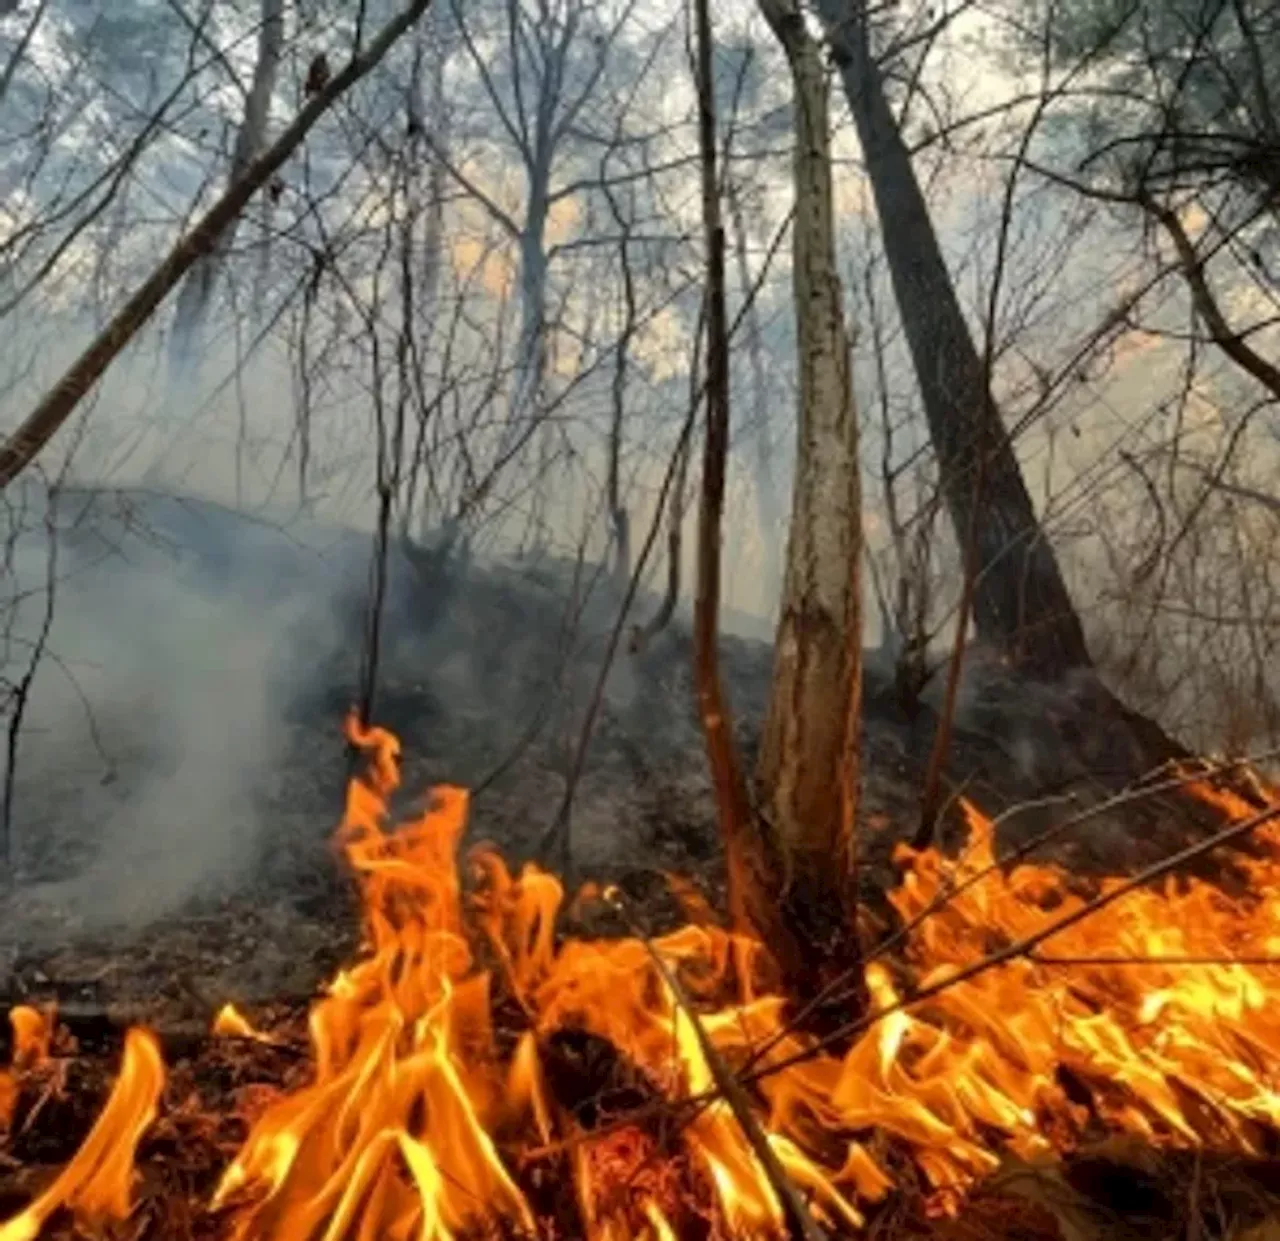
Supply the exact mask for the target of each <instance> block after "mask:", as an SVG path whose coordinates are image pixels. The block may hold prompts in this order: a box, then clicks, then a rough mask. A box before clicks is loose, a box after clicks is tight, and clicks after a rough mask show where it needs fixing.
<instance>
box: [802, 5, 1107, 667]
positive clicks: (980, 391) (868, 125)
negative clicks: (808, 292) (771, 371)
mask: <svg viewBox="0 0 1280 1241" xmlns="http://www.w3.org/2000/svg"><path fill="white" fill-rule="evenodd" d="M815 4H816V8H817V12H818V15H819V17H820V19H821V21H822V24H823V27H824V29H825V31H826V35H827V38H828V41H829V43H830V47H831V53H832V56H833V59H834V60H835V63H836V66H837V69H838V71H839V73H840V79H841V82H842V83H843V86H844V91H845V95H846V97H847V98H848V101H849V107H850V110H851V112H852V114H853V118H854V123H855V125H856V128H857V132H858V138H859V140H860V142H861V145H862V152H863V159H864V161H865V164H866V169H867V174H868V177H869V179H870V182H871V188H872V193H873V195H874V197H875V202H876V208H877V211H878V212H879V215H880V219H881V221H882V223H883V224H884V227H883V228H882V236H883V243H884V248H885V255H886V258H887V260H888V265H889V272H890V277H891V279H892V282H893V288H894V294H895V297H896V300H897V303H898V308H899V313H900V315H901V318H902V324H903V329H904V333H905V335H906V339H907V345H908V348H909V349H910V352H911V357H912V361H913V364H914V367H915V372H916V378H917V382H918V383H919V386H920V394H921V398H922V401H923V404H924V412H925V417H926V419H927V421H928V424H929V433H930V437H931V439H932V441H933V446H934V451H935V453H936V455H937V458H938V464H939V469H940V473H941V484H942V491H943V496H944V498H945V501H946V505H947V510H948V513H949V515H950V517H951V520H952V523H953V526H954V528H955V531H956V535H957V538H958V539H960V540H961V541H962V542H965V541H966V540H967V539H968V538H969V536H970V533H971V532H972V535H973V541H974V545H975V552H976V560H975V564H976V570H977V582H976V589H975V591H974V600H973V615H974V621H975V624H976V626H977V630H978V634H979V636H980V637H982V638H984V639H986V640H988V641H990V642H992V643H994V644H996V645H998V646H999V647H1001V648H1002V649H1003V650H1004V651H1005V652H1006V653H1007V654H1008V655H1009V656H1010V657H1011V658H1012V659H1014V660H1015V661H1016V662H1018V663H1021V664H1023V665H1024V666H1027V667H1028V668H1030V669H1033V670H1035V671H1036V672H1038V673H1040V674H1043V675H1047V676H1053V675H1057V674H1061V673H1063V672H1065V671H1067V670H1068V669H1071V668H1074V667H1081V666H1088V665H1089V663H1090V659H1089V653H1088V649H1087V647H1086V645H1085V639H1084V630H1083V627H1082V626H1081V624H1080V619H1079V617H1078V615H1077V614H1076V611H1075V608H1074V606H1073V604H1072V601H1071V596H1070V593H1069V592H1068V590H1067V586H1066V582H1065V581H1064V580H1063V576H1062V571H1061V569H1060V567H1059V565H1058V561H1057V557H1056V556H1055V554H1054V551H1053V548H1052V547H1051V545H1050V544H1049V542H1048V540H1047V539H1046V537H1045V535H1044V531H1043V530H1042V529H1041V526H1040V523H1039V520H1038V518H1037V516H1036V511H1035V507H1034V505H1033V504H1032V501H1031V496H1030V494H1029V492H1028V490H1027V486H1026V483H1025V481H1024V479H1023V477H1022V471H1021V469H1020V467H1019V464H1018V459H1017V457H1016V455H1015V453H1014V449H1013V443H1012V440H1011V438H1010V436H1009V433H1008V430H1007V429H1006V427H1005V425H1004V422H1003V420H1002V418H1001V416H1000V412H999V408H998V406H997V405H996V404H995V402H994V401H993V400H992V398H991V395H990V392H989V376H988V375H987V374H986V373H985V370H986V368H985V367H984V366H983V363H982V359H981V358H980V356H979V353H978V350H977V348H976V347H975V345H974V341H973V337H972V335H971V333H970V331H969V326H968V324H967V323H966V321H965V318H964V313H963V311H962V310H961V308H960V302H959V299H958V298H957V296H956V291H955V286H954V285H953V283H952V280H951V276H950V274H949V273H948V271H947V266H946V262H945V261H944V259H943V257H942V250H941V248H940V247H939V245H938V238H937V235H936V233H935V232H934V228H933V221H932V219H931V218H930V215H929V209H928V206H927V204H926V203H925V199H924V195H923V193H922V192H921V189H920V183H919V181H918V180H917V178H916V174H915V169H914V168H913V166H912V163H911V155H910V152H909V151H908V149H907V145H906V143H905V141H904V140H903V136H902V133H901V132H900V130H899V127H898V123H897V120H896V118H895V116H894V114H893V110H892V108H891V107H890V105H889V100H888V97H887V95H886V92H885V81H884V74H883V71H882V68H881V66H880V64H879V62H878V61H877V58H876V56H875V54H874V50H873V47H872V32H871V18H870V8H871V6H870V5H869V4H868V3H867V0H815ZM980 462H981V468H980V466H979V463H980ZM979 483H980V484H981V485H980V486H979V485H978V484H979Z"/></svg>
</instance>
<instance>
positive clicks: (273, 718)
mask: <svg viewBox="0 0 1280 1241" xmlns="http://www.w3.org/2000/svg"><path fill="white" fill-rule="evenodd" d="M72 509H77V510H79V511H77V512H76V513H75V515H74V529H72V528H70V527H71V525H72V524H73V523H72V520H69V516H70V510H72ZM208 511H209V512H215V513H216V512H217V511H218V510H216V509H210V510H208ZM183 515H184V510H183V508H182V506H180V505H176V504H172V503H169V504H164V503H148V504H145V505H143V506H141V508H140V509H138V510H134V511H132V512H131V515H130V520H129V522H128V523H126V522H123V521H122V520H120V509H119V505H118V504H112V503H111V502H110V501H109V500H108V499H106V498H104V499H103V500H102V501H101V502H98V501H95V502H93V503H91V504H89V505H87V506H86V505H85V497H84V496H77V497H71V496H68V497H64V498H63V499H62V501H61V503H60V506H59V510H58V521H57V525H58V527H60V528H59V529H58V531H57V533H56V534H54V535H53V536H50V534H49V533H48V532H47V531H46V530H45V529H44V527H43V525H40V526H37V527H36V528H35V529H33V530H31V531H29V532H28V533H27V534H26V535H25V536H24V537H23V538H22V539H21V541H20V543H19V545H18V551H17V555H16V556H15V558H14V578H15V580H16V582H17V585H18V589H19V598H20V599H21V603H20V604H19V606H18V616H17V623H16V630H15V638H16V641H15V642H14V643H13V644H12V645H11V649H10V663H11V664H22V663H24V662H25V661H27V660H29V658H30V655H31V651H32V647H31V642H32V641H33V640H34V639H35V638H36V636H37V634H38V630H39V626H40V623H41V621H42V619H43V615H44V611H45V607H46V600H47V595H46V591H45V585H46V579H47V569H48V564H49V560H48V557H49V554H50V537H55V538H57V539H58V540H59V545H58V548H57V561H56V562H55V563H56V565H57V568H58V572H57V577H56V582H55V586H54V606H53V611H52V615H53V621H52V626H51V628H50V630H49V633H48V637H47V646H46V650H45V653H44V656H43V658H42V659H41V660H40V662H39V664H38V666H37V670H36V673H35V676H34V679H33V681H32V684H31V694H30V698H29V701H28V703H27V706H26V712H25V718H24V720H23V727H22V730H21V734H20V744H19V748H18V755H17V764H16V770H15V782H14V802H13V822H12V833H13V848H14V854H15V857H16V859H17V860H18V861H19V863H20V865H19V879H20V881H23V880H25V881H26V882H23V884H22V886H23V891H24V896H25V898H26V899H29V900H33V901H35V902H36V903H37V904H41V905H47V906H48V907H50V908H52V909H54V910H56V911H57V912H58V913H59V914H60V915H65V916H69V917H71V918H73V919H74V921H75V922H76V923H78V924H80V925H81V926H83V927H85V928H87V929H92V928H94V927H97V926H112V925H117V924H122V923H132V924H136V923H142V922H147V921H150V920H152V919H154V918H157V917H159V916H161V915H163V914H165V913H166V912H168V911H170V910H171V909H173V908H174V907H175V906H177V905H180V904H183V903H185V902H187V901H190V900H191V899H193V898H196V897H203V896H216V895H217V894H218V893H220V892H221V891H223V890H224V889H225V888H226V887H227V886H228V885H231V884H234V883H237V882H239V881H240V880H241V879H242V878H243V877H244V874H245V872H246V870H248V869H249V868H251V867H252V866H253V864H254V862H255V859H256V854H255V843H256V840H257V837H258V835H259V829H260V827H261V823H260V816H261V810H260V809H259V807H260V806H261V805H262V797H261V790H262V788H263V787H264V785H265V784H266V783H267V782H268V781H269V780H270V779H271V776H272V773H273V771H274V770H275V768H276V766H277V765H278V763H279V762H280V759H281V741H282V735H283V733H282V705H283V703H284V702H285V701H286V699H287V695H285V696H284V697H282V694H281V691H282V688H283V686H282V680H281V678H282V674H286V675H287V674H288V673H289V671H290V665H289V661H288V660H286V659H285V658H284V655H285V653H286V652H287V651H288V649H289V640H290V637H291V635H292V634H294V633H296V632H297V628H298V625H299V622H300V620H301V619H302V618H303V617H304V616H306V615H309V614H310V615H314V614H315V612H316V609H317V608H319V609H321V610H322V611H323V610H324V609H325V608H326V606H327V603H326V600H327V598H331V597H332V591H331V590H329V589H327V588H326V587H325V586H324V585H323V582H324V576H323V575H322V574H321V572H320V571H319V570H320V559H319V557H315V565H314V568H313V569H312V570H311V571H310V572H309V573H306V574H302V573H297V572H295V574H294V577H295V578H301V577H304V576H305V577H306V578H308V579H309V583H308V584H309V586H310V589H309V590H305V589H298V587H302V586H303V584H304V583H303V582H302V581H300V580H296V581H295V582H293V583H292V585H293V586H294V587H295V589H288V588H282V587H284V586H285V584H284V583H283V582H282V574H281V565H282V563H283V561H282V559H281V557H280V556H279V554H278V553H279V547H280V536H275V540H276V541H275V543H274V544H273V541H272V539H270V538H268V537H266V535H265V534H264V532H262V531H261V530H260V529H258V528H256V527H253V526H252V525H250V524H249V523H248V522H245V521H243V520H241V519H235V518H230V517H228V518H227V521H226V523H225V524H226V527H227V528H231V529H234V528H235V527H239V529H238V530H236V534H237V541H236V543H235V544H234V545H226V543H225V535H226V533H227V529H219V528H215V527H207V528H205V529H204V530H202V529H201V523H200V522H199V521H198V520H196V521H192V520H187V521H185V522H183V521H181V520H175V518H179V519H180V518H182V517H183ZM184 526H185V528H184ZM175 527H177V528H176V529H175ZM183 536H185V538H184V537H183ZM220 540H221V541H220ZM293 559H294V560H295V562H296V563H298V564H305V563H306V559H305V555H304V554H303V553H301V552H299V553H298V554H297V555H296V556H295V557H294V558H293ZM312 632H313V633H314V632H316V631H315V628H314V626H313V627H312ZM14 671H15V669H14V668H12V667H11V668H10V669H8V670H7V672H8V675H9V677H10V679H12V678H13V675H14ZM24 872H25V873H24Z"/></svg>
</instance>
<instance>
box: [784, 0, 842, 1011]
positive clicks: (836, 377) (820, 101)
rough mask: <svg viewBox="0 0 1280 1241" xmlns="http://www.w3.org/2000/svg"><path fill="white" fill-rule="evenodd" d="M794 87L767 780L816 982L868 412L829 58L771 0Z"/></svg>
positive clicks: (790, 916)
mask: <svg viewBox="0 0 1280 1241" xmlns="http://www.w3.org/2000/svg"><path fill="white" fill-rule="evenodd" d="M759 6H760V10H761V12H762V13H763V14H764V17H765V19H766V20H767V21H768V23H769V26H770V28H771V29H772V31H773V33H774V35H775V36H776V37H777V39H778V41H779V43H780V44H781V45H782V48H783V50H784V52H785V53H786V58H787V63H788V65H789V66H790V70H791V79H792V84H793V89H794V102H793V106H792V111H793V115H794V124H795V137H794V142H795V151H794V157H793V159H794V164H793V178H794V188H795V222H794V225H793V227H792V248H793V255H792V282H793V292H794V297H795V317H796V336H797V350H798V359H797V365H798V371H799V409H798V411H797V438H796V464H795V479H794V484H793V488H792V510H791V525H790V532H789V535H788V539H787V555H786V569H785V574H784V579H783V590H782V603H781V609H780V615H779V621H778V634H777V642H776V646H775V656H774V661H775V662H774V671H773V686H772V691H771V696H770V702H769V710H768V716H767V720H766V723H765V729H764V737H763V743H762V746H761V753H760V767H759V780H760V785H761V788H762V791H763V800H764V803H765V810H766V821H767V823H768V831H769V835H770V837H771V838H772V842H773V844H774V847H775V849H776V851H777V852H778V853H779V854H780V855H781V857H782V858H783V861H784V876H785V886H784V891H783V903H784V908H785V911H786V916H787V921H788V922H789V923H790V924H791V926H792V927H793V928H794V929H795V931H796V933H797V935H798V937H799V938H800V939H802V941H803V942H805V943H806V944H807V945H809V946H810V947H811V948H812V949H814V950H816V951H815V952H814V953H813V954H812V955H811V956H810V958H809V961H808V962H807V970H806V972H807V974H808V975H809V977H808V978H807V979H801V980H799V981H800V984H801V985H802V986H805V987H806V990H808V991H809V992H810V993H812V992H813V991H814V990H815V984H821V983H822V982H825V981H829V978H830V976H831V975H832V974H833V973H834V972H838V971H840V970H843V969H847V967H848V965H849V958H848V947H849V944H850V932H851V930H852V926H853V923H852V917H853V913H854V900H855V898H856V893H855V891H854V890H853V885H854V881H855V878H856V865H855V864H856V855H855V835H854V815H855V808H856V807H855V802H856V794H857V784H858V771H859V761H858V756H859V731H858V730H859V714H860V705H861V694H862V612H861V582H860V572H859V570H860V564H861V558H862V521H861V488H860V466H859V459H858V419H857V413H856V410H855V408H854V401H853V388H852V379H851V374H850V362H851V360H850V345H849V339H848V336H847V333H846V330H845V322H844V312H843V304H842V299H841V292H840V282H839V279H838V277H837V274H836V272H837V265H836V246H835V229H834V207H833V202H832V183H831V175H832V174H831V140H830V133H829V106H828V88H827V78H826V67H825V65H824V63H823V58H822V54H821V52H820V50H819V47H818V44H817V42H816V41H815V40H814V38H813V37H812V35H810V33H809V31H808V30H807V28H806V26H805V20H804V15H803V13H802V11H801V9H800V7H799V3H798V0H759Z"/></svg>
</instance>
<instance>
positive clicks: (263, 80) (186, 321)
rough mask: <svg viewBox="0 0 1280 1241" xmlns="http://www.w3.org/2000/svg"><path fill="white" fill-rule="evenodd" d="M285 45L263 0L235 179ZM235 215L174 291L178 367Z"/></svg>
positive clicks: (248, 155) (197, 326)
mask: <svg viewBox="0 0 1280 1241" xmlns="http://www.w3.org/2000/svg"><path fill="white" fill-rule="evenodd" d="M283 51H284V0H262V10H261V15H260V21H259V25H258V59H257V62H256V63H255V65H254V68H253V81H252V83H251V84H250V86H249V94H248V95H247V96H246V98H245V101H244V118H243V119H242V120H241V122H240V129H239V131H238V132H237V134H236V143H235V146H234V148H233V149H232V152H231V175H230V177H229V178H228V180H229V182H230V183H231V184H232V185H234V184H235V183H236V182H237V181H239V180H240V178H241V177H243V176H244V174H245V171H246V170H247V169H248V167H249V165H250V164H251V163H253V161H254V160H255V159H256V158H257V156H258V152H259V151H261V150H262V148H263V147H264V146H265V145H266V137H267V119H268V117H269V116H270V114H271V99H272V96H273V95H274V94H275V89H276V77H277V74H278V73H279V69H280V55H281V53H282V52H283ZM239 222H240V220H239V217H238V216H237V217H236V219H234V220H232V221H231V223H230V224H229V225H228V226H227V228H226V231H225V232H224V233H223V234H222V236H221V237H219V238H218V244H217V245H216V246H215V247H214V248H213V249H211V250H210V251H208V253H206V254H203V255H201V256H200V258H199V260H198V261H197V262H196V264H195V266H194V267H192V269H191V270H190V271H189V272H188V273H187V277H186V280H185V281H184V282H183V285H182V289H181V291H180V292H179V293H178V305H177V308H176V310H175V311H174V316H173V339H172V350H173V352H172V357H173V360H174V361H175V363H177V364H178V365H179V366H180V367H181V366H185V365H187V364H189V363H190V361H191V360H192V357H193V351H194V349H195V347H196V346H197V345H198V344H199V337H200V333H201V329H202V328H203V327H204V322H205V319H206V318H207V317H208V313H209V303H210V302H211V301H212V299H213V289H214V285H215V284H216V283H217V279H218V275H219V273H220V272H221V270H222V265H223V258H224V256H225V255H226V252H227V251H228V250H229V249H230V248H231V243H232V242H233V241H234V240H235V234H236V228H237V226H238V225H239Z"/></svg>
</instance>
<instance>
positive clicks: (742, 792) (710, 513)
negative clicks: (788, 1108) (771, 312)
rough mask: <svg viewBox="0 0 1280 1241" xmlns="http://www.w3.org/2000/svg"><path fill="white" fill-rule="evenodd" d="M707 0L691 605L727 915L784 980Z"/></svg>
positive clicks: (788, 967)
mask: <svg viewBox="0 0 1280 1241" xmlns="http://www.w3.org/2000/svg"><path fill="white" fill-rule="evenodd" d="M708 3H709V0H697V3H696V5H695V9H696V11H695V20H696V22H697V78H698V147H699V153H700V156H701V164H702V218H703V226H704V229H705V232H706V243H707V296H706V307H707V319H706V325H707V384H706V397H707V427H706V437H705V439H704V441H703V454H702V495H701V502H700V504H699V506H698V547H697V553H698V557H697V560H698V582H697V592H696V594H695V597H694V602H693V674H694V683H695V687H696V691H697V697H698V716H699V719H700V720H701V722H702V735H703V739H704V741H705V743H706V747H707V765H708V766H709V767H710V768H711V780H712V784H713V785H714V787H715V794H716V808H717V811H718V813H719V818H720V836H721V840H722V841H723V843H724V852H725V865H726V869H727V872H728V876H727V877H728V885H729V911H730V915H731V917H732V919H733V923H734V927H735V929H737V930H742V931H746V930H753V931H754V932H755V934H756V935H757V936H758V937H759V938H760V940H761V942H762V943H764V944H766V945H767V946H768V947H769V949H770V951H771V952H772V953H773V954H774V957H775V959H776V960H777V961H778V962H779V964H780V965H781V966H782V969H783V971H784V972H785V973H787V974H788V975H793V974H795V973H797V972H799V970H800V968H801V964H802V959H803V958H802V951H801V948H800V945H799V943H798V942H797V941H795V940H794V939H793V938H792V937H791V936H790V935H789V933H788V930H787V927H786V925H785V923H784V922H783V921H782V920H781V919H780V917H779V909H778V905H777V902H776V900H774V899H773V897H774V884H773V882H772V877H773V876H772V871H773V867H772V866H771V865H770V862H771V859H769V858H767V857H766V856H765V854H764V852H763V849H762V847H761V846H762V844H763V841H762V839H761V836H760V834H759V832H758V831H757V830H756V828H755V824H754V822H753V815H752V808H751V799H750V797H749V795H748V790H747V782H746V778H745V776H744V774H743V770H742V760H741V757H740V755H739V753H738V747H737V743H736V741H735V740H734V736H733V724H732V721H731V719H730V717H729V704H728V702H727V700H726V698H725V694H724V686H723V685H722V683H721V680H720V657H719V646H718V632H717V631H718V627H719V613H720V541H721V537H722V531H721V526H722V521H723V517H724V491H725V465H726V460H727V458H728V453H729V324H728V315H727V312H726V308H725V236H724V224H723V223H722V221H721V215H720V188H719V185H720V183H719V178H718V176H717V174H716V120H715V92H714V87H713V84H712V81H713V80H712V68H711V63H712V58H711V17H710V14H709V12H708Z"/></svg>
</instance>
